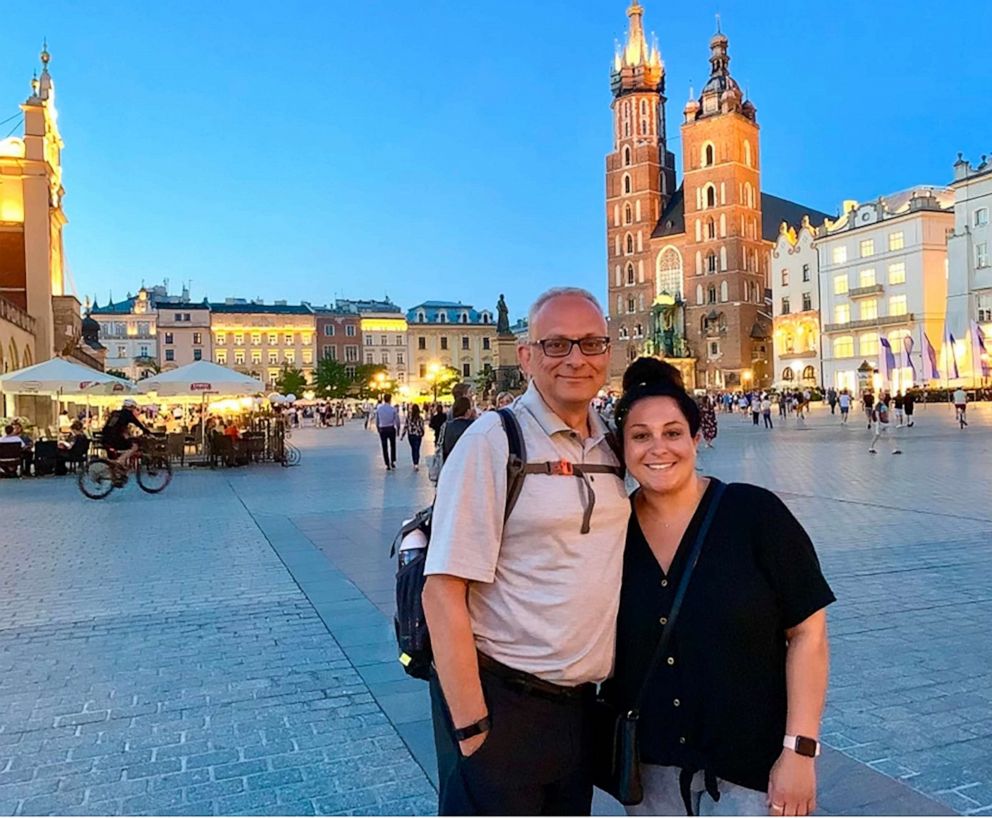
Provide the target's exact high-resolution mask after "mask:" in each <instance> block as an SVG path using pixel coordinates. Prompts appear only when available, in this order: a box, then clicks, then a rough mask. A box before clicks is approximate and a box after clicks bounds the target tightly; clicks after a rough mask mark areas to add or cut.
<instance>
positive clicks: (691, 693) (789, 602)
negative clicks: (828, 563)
mask: <svg viewBox="0 0 992 818" xmlns="http://www.w3.org/2000/svg"><path fill="white" fill-rule="evenodd" d="M716 483H717V481H716V480H715V479H711V480H710V485H709V487H708V488H707V490H706V493H705V494H704V495H703V499H702V500H701V501H700V503H699V507H698V508H697V510H696V513H695V515H694V516H693V518H692V520H691V521H690V523H689V526H688V528H687V529H686V532H685V535H684V536H683V538H682V542H681V544H680V545H679V548H678V551H677V552H676V555H675V559H674V560H673V562H672V565H671V569H670V571H669V573H668V574H667V575H666V574H664V573H663V572H662V570H661V566H659V565H658V562H657V560H655V558H654V555H653V554H652V553H651V549H650V547H649V546H648V543H647V541H646V539H645V537H644V533H643V532H642V531H641V527H640V524H639V523H638V520H637V515H636V513H631V516H630V524H629V526H628V530H627V545H626V551H625V553H624V571H623V586H622V590H621V594H620V614H619V619H618V622H617V655H616V666H615V672H614V679H613V681H612V682H611V683H610V686H609V690H610V695H611V697H617V698H618V700H619V701H620V702H621V703H623V704H624V705H632V703H633V701H634V700H635V698H636V696H637V691H638V689H639V688H640V684H641V681H642V680H643V678H644V673H645V672H646V669H647V666H648V664H649V663H650V661H651V658H652V656H653V653H654V649H655V646H656V644H657V642H658V637H659V636H660V635H661V631H662V628H663V625H662V622H663V621H665V617H666V616H667V615H668V613H669V611H670V609H671V604H672V599H673V597H674V595H675V590H676V588H677V587H678V583H679V580H680V579H681V576H682V571H683V568H684V565H685V561H686V559H687V558H688V552H689V551H690V550H691V548H692V544H693V542H694V540H695V537H696V533H697V532H698V530H699V527H700V525H701V523H702V519H703V517H704V516H705V514H706V509H707V508H708V507H709V504H710V502H711V501H712V496H713V488H714V486H715V485H716ZM834 599H835V597H834V595H833V592H832V591H831V590H830V587H829V585H827V581H826V580H825V579H824V577H823V574H822V573H821V571H820V564H819V561H818V560H817V558H816V552H815V551H814V549H813V544H812V542H811V541H810V539H809V536H808V535H807V534H806V532H805V531H804V530H803V528H802V526H801V525H800V524H799V522H798V521H797V520H796V518H795V517H793V516H792V513H791V512H790V511H789V510H788V508H786V506H785V504H784V503H783V502H782V501H781V500H780V499H779V498H778V497H776V496H775V495H774V494H772V493H771V492H770V491H767V490H765V489H762V488H759V487H757V486H751V485H747V484H744V483H732V484H730V485H728V486H727V489H726V491H725V493H724V495H723V499H722V500H721V501H720V506H719V508H718V510H717V513H716V516H715V517H714V518H713V522H712V525H711V528H710V531H709V534H708V536H707V538H706V542H705V543H704V544H703V548H702V552H701V554H700V557H699V562H698V563H697V565H696V568H695V570H694V571H693V574H692V577H691V578H690V581H689V586H688V590H687V591H686V595H685V598H684V600H683V603H682V610H681V613H680V614H679V617H678V620H677V622H676V625H675V631H674V633H673V635H672V641H671V643H670V644H669V647H668V649H667V651H666V654H665V656H664V657H663V658H662V660H661V662H660V664H659V666H658V669H657V670H656V671H655V673H654V674H653V675H652V678H651V680H650V682H649V686H648V688H647V693H646V695H645V700H644V703H643V706H642V708H641V716H640V726H639V728H638V734H639V737H640V738H639V740H640V749H641V760H642V761H643V762H645V763H649V764H662V765H672V766H676V767H680V768H683V769H691V770H707V771H708V772H710V773H712V774H714V775H716V776H717V777H719V778H723V779H725V780H727V781H731V782H733V783H735V784H740V785H742V786H745V787H749V788H751V789H756V790H761V791H765V790H767V787H768V774H769V772H770V771H771V768H772V765H773V764H774V763H775V760H776V759H777V758H778V756H779V754H780V753H781V752H782V739H783V737H784V735H785V717H786V704H787V698H786V684H785V653H786V641H785V631H786V630H787V629H788V628H791V627H793V626H795V625H798V624H799V623H800V622H802V621H803V620H805V619H806V618H808V617H809V616H811V615H812V614H814V613H816V612H817V611H819V610H820V609H822V608H824V607H826V606H827V605H829V604H830V603H831V602H833V601H834Z"/></svg>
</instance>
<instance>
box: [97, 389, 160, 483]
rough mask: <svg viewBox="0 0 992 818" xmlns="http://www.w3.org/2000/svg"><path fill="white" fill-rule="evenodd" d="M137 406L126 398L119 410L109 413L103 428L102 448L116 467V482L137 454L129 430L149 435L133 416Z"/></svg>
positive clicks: (135, 444)
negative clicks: (136, 428)
mask: <svg viewBox="0 0 992 818" xmlns="http://www.w3.org/2000/svg"><path fill="white" fill-rule="evenodd" d="M137 406H138V404H137V403H136V402H135V401H134V400H133V399H131V398H126V399H125V400H124V403H123V404H122V405H121V408H120V409H116V410H114V411H113V412H111V413H110V417H109V418H107V422H106V423H105V424H104V426H103V447H104V448H105V449H106V450H107V457H108V458H109V459H110V460H113V461H114V462H115V463H116V465H117V472H118V474H117V478H116V479H117V480H120V479H122V478H123V476H124V475H125V474H127V470H128V467H129V466H130V464H131V461H132V460H133V459H134V458H135V457H136V456H137V454H138V442H137V441H136V440H134V439H133V438H132V437H131V435H130V432H129V430H130V428H131V427H132V426H137V427H138V428H139V429H141V431H143V432H144V433H145V434H146V435H147V434H150V433H151V430H150V429H149V428H148V427H147V426H145V424H144V423H142V422H141V421H140V420H139V419H138V416H137V415H135V413H134V410H135V409H136V408H137Z"/></svg>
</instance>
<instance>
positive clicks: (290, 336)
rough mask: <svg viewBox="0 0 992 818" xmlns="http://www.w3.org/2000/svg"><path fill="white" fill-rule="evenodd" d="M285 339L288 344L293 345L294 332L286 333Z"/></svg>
mask: <svg viewBox="0 0 992 818" xmlns="http://www.w3.org/2000/svg"><path fill="white" fill-rule="evenodd" d="M283 340H284V341H285V342H286V346H292V345H293V333H291V332H287V333H286V335H285V336H284V338H283Z"/></svg>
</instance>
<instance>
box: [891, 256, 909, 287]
mask: <svg viewBox="0 0 992 818" xmlns="http://www.w3.org/2000/svg"><path fill="white" fill-rule="evenodd" d="M905 283H906V263H905V262H904V261H897V262H896V263H895V264H890V265H889V284H905Z"/></svg>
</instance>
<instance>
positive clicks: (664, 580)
mask: <svg viewBox="0 0 992 818" xmlns="http://www.w3.org/2000/svg"><path fill="white" fill-rule="evenodd" d="M661 587H662V588H667V587H668V580H667V579H663V580H662V581H661Z"/></svg>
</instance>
